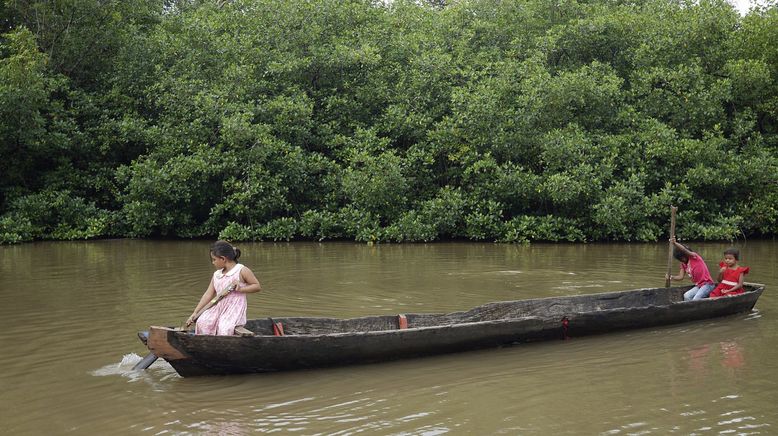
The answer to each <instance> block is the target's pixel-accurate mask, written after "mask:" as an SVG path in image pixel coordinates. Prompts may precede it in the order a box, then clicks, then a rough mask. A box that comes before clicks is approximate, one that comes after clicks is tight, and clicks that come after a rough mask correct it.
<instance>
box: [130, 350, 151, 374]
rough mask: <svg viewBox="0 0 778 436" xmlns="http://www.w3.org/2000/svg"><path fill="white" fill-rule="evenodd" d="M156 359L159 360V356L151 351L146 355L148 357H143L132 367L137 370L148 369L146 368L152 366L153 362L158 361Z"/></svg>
mask: <svg viewBox="0 0 778 436" xmlns="http://www.w3.org/2000/svg"><path fill="white" fill-rule="evenodd" d="M156 361H157V356H155V355H154V353H149V354H147V355H146V357H144V358H143V359H141V361H140V362H138V363H136V364H135V366H133V367H132V370H133V371H136V370H142V369H146V368H148V367H150V366H151V364H152V363H154V362H156Z"/></svg>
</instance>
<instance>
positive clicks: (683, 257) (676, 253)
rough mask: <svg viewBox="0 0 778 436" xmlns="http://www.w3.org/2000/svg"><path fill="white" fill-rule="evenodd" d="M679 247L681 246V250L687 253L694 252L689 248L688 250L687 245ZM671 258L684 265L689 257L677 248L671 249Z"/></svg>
mask: <svg viewBox="0 0 778 436" xmlns="http://www.w3.org/2000/svg"><path fill="white" fill-rule="evenodd" d="M681 245H683V248H685V249H686V250H687V251H692V252H693V251H694V250H692V249H691V248H689V246H688V245H684V244H681ZM673 257H674V258H675V259H676V260H678V261H679V262H684V263H685V262H686V261H688V260H689V256H688V255H687V254H686V253H684V252H683V251H681V250H679V249H678V247H675V248H673Z"/></svg>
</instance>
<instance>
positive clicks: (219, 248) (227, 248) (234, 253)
mask: <svg viewBox="0 0 778 436" xmlns="http://www.w3.org/2000/svg"><path fill="white" fill-rule="evenodd" d="M211 253H213V255H214V256H219V257H226V258H227V259H229V260H233V261H237V260H238V258H239V257H240V250H239V249H237V248H235V247H233V246H232V244H230V243H229V242H227V241H216V242H214V243H213V245H211Z"/></svg>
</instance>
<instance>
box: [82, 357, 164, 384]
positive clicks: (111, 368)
mask: <svg viewBox="0 0 778 436" xmlns="http://www.w3.org/2000/svg"><path fill="white" fill-rule="evenodd" d="M141 360H143V357H142V356H139V355H137V354H135V353H130V354H125V355H124V356H122V359H121V361H119V363H111V364H108V365H105V366H103V367H102V368H98V369H96V370H94V371H92V372H91V374H92V375H93V376H96V377H105V376H112V375H118V376H122V377H127V378H128V379H130V381H136V380H138V379H143V378H146V377H148V371H150V370H161V371H163V372H165V373H171V372H172V373H175V371H174V370H173V367H171V366H170V364H168V363H167V362H165V361H164V360H162V359H158V360H157V361H156V362H154V363H153V364H152V365H151V366H149V367H148V369H146V370H137V371H136V370H133V369H132V368H133V367H134V366H135V365H136V364H137V363H138V362H140V361H141Z"/></svg>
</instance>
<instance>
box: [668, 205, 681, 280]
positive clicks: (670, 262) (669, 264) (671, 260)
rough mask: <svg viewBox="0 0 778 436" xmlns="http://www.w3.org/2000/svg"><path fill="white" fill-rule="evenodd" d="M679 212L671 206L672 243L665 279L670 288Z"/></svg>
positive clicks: (670, 244)
mask: <svg viewBox="0 0 778 436" xmlns="http://www.w3.org/2000/svg"><path fill="white" fill-rule="evenodd" d="M676 210H678V208H677V207H675V206H673V205H670V242H669V249H668V252H667V279H665V287H666V288H669V287H670V275H671V274H672V271H673V250H675V247H674V246H673V241H672V239H673V237H675V211H676Z"/></svg>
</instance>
